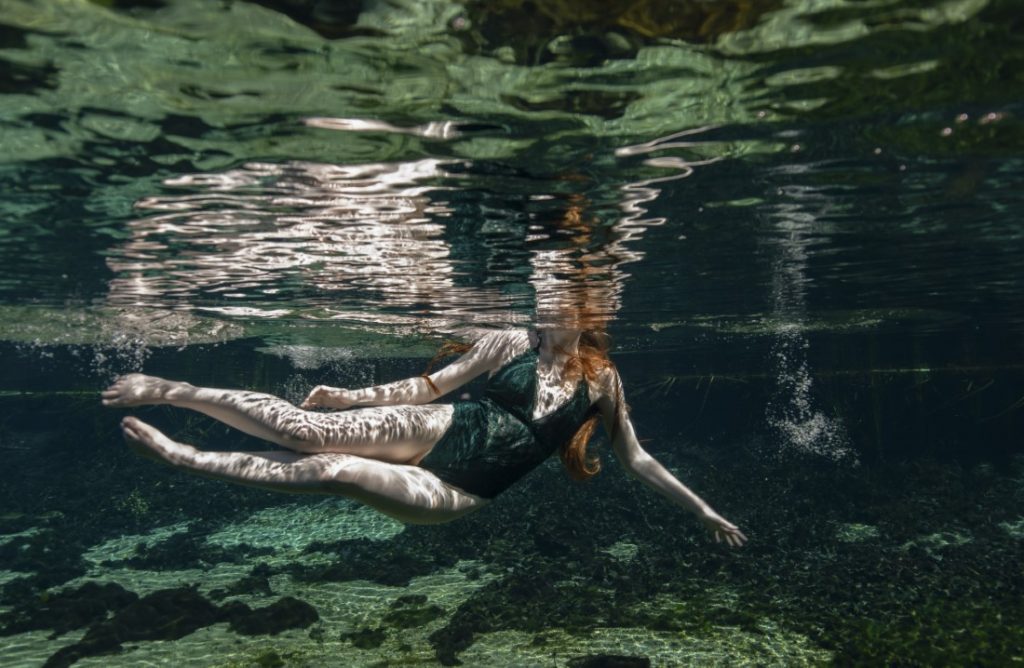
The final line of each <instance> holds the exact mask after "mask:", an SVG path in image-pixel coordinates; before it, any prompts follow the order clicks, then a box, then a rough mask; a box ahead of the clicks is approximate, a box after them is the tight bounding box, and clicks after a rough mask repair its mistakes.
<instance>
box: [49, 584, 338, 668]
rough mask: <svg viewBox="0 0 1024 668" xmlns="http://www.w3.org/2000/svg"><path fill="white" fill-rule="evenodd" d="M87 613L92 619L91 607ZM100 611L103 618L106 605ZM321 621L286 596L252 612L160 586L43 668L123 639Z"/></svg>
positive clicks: (109, 648)
mask: <svg viewBox="0 0 1024 668" xmlns="http://www.w3.org/2000/svg"><path fill="white" fill-rule="evenodd" d="M111 586H112V587H117V585H111ZM83 589H84V587H83ZM118 589H120V588H119V587H118ZM88 591H93V590H92V589H90V590H88ZM110 591H111V592H113V593H114V594H118V592H116V591H115V590H110ZM120 595H121V596H122V599H119V600H126V599H128V598H130V597H135V595H134V594H132V593H131V592H126V591H124V590H123V589H121V590H120ZM90 613H91V614H92V615H93V619H96V613H95V611H90ZM102 613H103V616H105V613H106V609H104V610H103V611H102ZM319 619H320V616H319V614H317V611H316V609H315V608H314V607H313V606H311V605H310V604H308V603H306V602H305V601H300V600H298V599H296V598H292V597H290V596H286V597H284V598H281V599H280V600H278V601H277V602H276V603H273V604H271V605H268V606H266V607H263V608H257V609H255V610H253V609H251V608H250V607H249V606H247V605H245V604H244V603H240V602H231V603H228V604H227V605H225V606H223V607H218V606H217V605H215V604H214V603H211V602H210V601H209V600H207V599H206V598H205V597H204V596H203V595H202V594H200V593H199V592H198V591H197V590H196V589H195V588H192V587H180V588H177V589H161V590H159V591H155V592H153V593H152V594H149V595H147V596H144V597H142V598H137V597H135V598H134V599H132V600H131V602H130V603H128V604H127V605H125V606H123V607H121V608H120V609H119V610H118V611H117V612H116V613H115V614H114V616H113V617H111V618H110V619H104V620H101V621H97V622H95V623H94V624H93V625H92V626H91V627H90V628H89V630H88V631H87V632H86V634H85V636H84V637H83V638H82V639H81V640H80V641H79V642H77V643H74V644H72V645H68V646H67V647H64V648H62V649H60V650H59V651H58V652H56V653H55V654H53V655H52V656H51V657H50V658H49V659H48V660H47V661H46V664H45V666H46V668H62V667H64V666H70V665H72V664H73V663H75V662H76V661H78V660H79V659H82V658H85V657H87V656H99V655H103V654H113V653H117V652H120V651H121V649H122V647H121V646H122V644H123V643H125V642H132V641H139V640H177V639H179V638H183V637H185V636H187V635H188V634H190V633H192V632H194V631H197V630H198V629H201V628H204V627H206V626H210V625H212V624H216V623H218V622H224V621H226V622H229V624H230V626H231V629H232V630H233V631H235V632H236V633H241V634H244V635H263V634H270V635H276V634H278V633H280V632H282V631H285V630H288V629H294V628H305V627H307V626H309V625H311V624H313V623H314V622H316V621H317V620H319Z"/></svg>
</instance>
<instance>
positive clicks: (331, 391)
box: [299, 385, 354, 410]
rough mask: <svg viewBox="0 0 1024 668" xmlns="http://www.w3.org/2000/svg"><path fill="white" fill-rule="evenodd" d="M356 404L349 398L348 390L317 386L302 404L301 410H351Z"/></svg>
mask: <svg viewBox="0 0 1024 668" xmlns="http://www.w3.org/2000/svg"><path fill="white" fill-rule="evenodd" d="M353 405H354V402H353V401H352V400H351V399H350V398H349V396H348V390H345V389H342V388H340V387H330V386H328V385H317V386H316V387H314V388H313V390H312V391H311V392H310V393H309V396H307V397H306V400H305V401H303V402H302V405H301V406H299V408H305V409H306V410H309V409H310V408H338V409H343V408H349V407H351V406H353Z"/></svg>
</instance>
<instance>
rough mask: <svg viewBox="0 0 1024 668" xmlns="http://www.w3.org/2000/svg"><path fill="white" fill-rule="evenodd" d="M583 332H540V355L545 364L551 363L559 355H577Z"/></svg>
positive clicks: (554, 330) (557, 330) (558, 330)
mask: <svg viewBox="0 0 1024 668" xmlns="http://www.w3.org/2000/svg"><path fill="white" fill-rule="evenodd" d="M582 333H583V332H581V331H580V330H578V329H542V330H540V332H539V334H540V351H539V355H540V358H541V360H543V361H544V362H551V361H553V360H554V359H555V358H556V357H558V356H559V355H575V354H576V353H577V349H578V348H579V345H580V335H581V334H582Z"/></svg>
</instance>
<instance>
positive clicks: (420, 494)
mask: <svg viewBox="0 0 1024 668" xmlns="http://www.w3.org/2000/svg"><path fill="white" fill-rule="evenodd" d="M580 335H581V332H580V331H579V330H569V329H545V330H543V336H542V337H541V340H540V349H539V351H538V364H537V376H538V380H537V396H536V397H535V400H534V411H535V417H540V416H542V415H546V414H547V413H550V412H551V411H552V410H555V409H557V407H558V406H560V405H561V404H562V403H564V402H565V401H567V400H568V399H569V397H570V396H571V395H572V394H573V391H574V389H575V387H576V385H575V382H574V381H571V380H569V379H567V378H566V377H565V374H564V373H563V371H564V368H565V362H566V359H567V355H572V354H575V352H576V349H577V346H578V344H579V340H580ZM530 346H531V342H530V340H529V336H528V334H527V332H525V331H520V330H510V331H500V332H488V333H486V334H484V335H483V336H481V337H480V338H479V339H478V340H477V341H476V342H475V343H474V345H473V347H472V348H471V349H470V350H469V352H467V353H466V354H464V355H463V356H461V357H459V358H458V359H457V360H455V361H454V362H452V363H451V364H449V365H448V366H446V367H444V368H443V369H440V370H438V371H436V372H434V373H432V374H430V376H429V378H430V380H431V381H432V383H433V385H434V386H435V387H436V388H437V389H438V390H440V395H438V394H436V393H435V392H434V390H433V389H432V388H431V387H430V384H429V383H427V382H426V381H425V380H424V379H423V378H422V377H416V378H409V379H405V380H400V381H397V382H394V383H388V384H386V385H378V386H375V387H368V388H363V389H358V390H348V389H343V388H335V387H328V386H324V385H320V386H317V387H315V388H314V389H313V390H312V391H311V392H310V393H309V396H308V397H307V398H306V400H305V401H304V402H303V403H302V405H301V406H300V407H296V406H294V405H292V404H290V403H288V402H287V401H284V400H283V399H278V398H276V397H272V396H270V395H266V394H260V393H256V392H247V391H241V390H221V389H211V388H204V387H195V386H193V385H190V384H188V383H183V382H178V381H171V380H164V379H162V378H157V377H154V376H145V375H142V374H131V375H128V376H122V377H121V378H119V379H118V380H117V381H116V382H115V383H114V384H113V385H111V386H110V388H108V389H107V390H106V391H104V392H103V393H102V401H103V405H104V406H110V407H118V408H124V407H130V406H142V405H152V404H167V405H171V406H178V407H180V408H188V409H191V410H195V411H198V412H200V413H203V414H205V415H209V416H210V417H213V418H215V419H217V420H220V421H221V422H223V423H225V424H227V425H230V426H232V427H235V428H236V429H239V430H241V431H243V432H245V433H247V434H250V435H252V436H256V437H258V438H262V439H265V440H267V441H270V442H271V443H274V444H276V445H279V446H281V447H283V448H285V449H286V450H284V451H270V452H208V451H201V450H198V449H196V448H194V447H192V446H190V445H186V444H183V443H178V442H176V441H173V440H172V439H170V438H168V437H167V436H165V435H164V434H162V433H161V432H160V431H158V430H157V429H155V428H153V427H152V426H150V425H147V424H146V423H144V422H142V421H140V420H138V419H137V418H134V417H126V418H124V420H123V422H122V427H123V430H124V436H125V439H126V440H127V442H128V444H129V445H130V446H131V447H132V448H133V449H134V450H135V451H136V452H139V453H140V454H142V455H144V456H146V457H149V458H152V459H155V460H157V461H160V462H163V463H165V464H169V465H170V466H173V467H174V468H177V469H181V470H184V471H188V472H191V473H196V474H199V475H204V476H207V477H211V478H216V479H220V480H227V481H230V482H235V483H240V484H246V485H253V486H257V487H262V488H266V489H272V490H277V491H285V492H298V493H326V494H338V495H342V496H346V497H349V498H352V499H355V500H357V501H360V502H362V503H365V504H367V505H369V506H371V507H373V508H375V509H377V510H378V511H380V512H382V513H384V514H387V515H389V516H391V517H394V518H396V519H398V520H400V521H403V522H408V523H415V524H436V523H441V522H447V521H450V520H453V519H456V518H458V517H461V516H463V515H465V514H467V513H471V512H473V511H475V510H479V509H480V508H482V507H483V506H484V505H486V504H487V503H489V500H488V499H485V498H482V497H479V496H476V495H474V494H470V493H468V492H466V491H464V490H461V489H459V488H458V487H455V486H453V485H450V484H448V483H446V482H444V481H442V480H441V479H440V478H438V477H437V476H436V475H434V474H433V473H431V472H430V471H427V470H426V469H423V468H420V467H419V466H417V465H416V464H417V463H418V462H419V461H420V460H421V459H423V457H424V456H426V454H427V453H428V452H430V450H431V448H433V447H434V445H435V444H436V443H437V442H438V441H439V440H440V439H441V437H442V436H443V435H444V433H445V431H447V429H448V427H449V426H450V425H451V421H452V413H453V409H452V407H451V406H450V405H448V404H436V403H431V402H433V401H434V400H435V399H437V398H438V397H439V396H444V395H446V394H448V393H450V392H452V391H454V390H456V389H458V388H459V387H461V386H463V385H465V384H466V383H468V382H469V381H471V380H473V379H474V378H476V377H478V376H480V375H482V374H484V373H492V372H494V371H496V370H497V369H499V368H501V367H502V366H504V365H505V364H506V363H508V361H509V360H511V359H512V358H514V357H515V356H517V355H519V354H520V353H522V352H524V351H525V350H527V348H528V347H530ZM588 390H589V395H590V400H591V402H592V403H593V404H596V406H597V408H598V410H599V411H600V413H601V416H602V418H603V421H604V425H605V429H606V430H607V432H608V433H610V434H612V438H611V441H612V450H613V451H614V452H615V455H616V457H617V458H618V460H619V461H620V462H621V463H622V465H623V466H624V467H625V468H626V470H627V471H628V472H629V473H630V474H631V475H632V476H633V477H635V478H638V479H639V480H640V481H642V482H643V483H645V484H646V485H647V486H648V487H650V488H651V489H653V490H654V491H656V492H658V493H659V494H661V495H662V496H664V497H666V498H667V499H669V500H670V501H672V502H674V503H675V504H677V505H679V506H681V507H683V508H684V509H686V510H688V511H690V512H691V513H693V514H694V515H695V516H696V517H697V519H698V520H699V521H700V522H701V523H702V524H703V525H704V526H705V528H707V530H708V531H709V532H710V533H711V535H712V536H713V537H714V539H715V541H716V542H720V543H725V544H728V545H730V546H733V547H739V546H741V545H742V544H743V543H744V542H745V541H746V540H747V538H746V536H745V535H744V534H743V532H742V531H740V530H739V528H738V527H736V525H734V524H732V523H731V522H729V521H728V520H726V519H725V518H723V517H722V516H721V515H719V514H718V513H716V512H715V511H714V510H713V509H712V508H711V506H710V505H708V504H707V503H706V502H705V501H704V500H703V499H701V498H700V497H699V496H698V495H697V494H695V493H694V492H693V491H691V490H690V489H689V488H688V487H686V485H684V484H683V483H682V482H680V481H679V480H678V479H677V478H676V477H675V476H673V475H672V474H671V473H670V472H669V471H668V470H667V469H665V467H663V466H662V465H661V464H659V463H658V462H657V461H656V460H655V459H654V458H653V457H651V456H650V455H649V454H648V453H647V452H646V451H645V450H644V449H643V448H642V447H641V446H640V443H639V441H638V440H637V437H636V433H635V431H634V429H633V424H632V422H631V421H630V419H629V414H628V412H627V410H626V407H625V402H623V401H616V397H617V396H622V395H621V383H620V380H619V377H618V374H617V373H616V372H615V371H614V369H612V368H609V369H605V370H603V371H602V372H601V373H600V375H599V377H598V378H597V380H596V382H588ZM323 408H326V409H332V410H334V411H335V412H328V413H324V412H320V411H317V410H312V409H323ZM341 409H352V410H341ZM613 430H614V433H613Z"/></svg>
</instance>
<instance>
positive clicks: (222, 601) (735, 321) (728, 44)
mask: <svg viewBox="0 0 1024 668" xmlns="http://www.w3.org/2000/svg"><path fill="white" fill-rule="evenodd" d="M594 7H599V10H595V9H594ZM1020 10H1021V6H1020V4H1019V3H1015V2H983V1H977V0H970V1H966V0H963V1H955V0H950V1H948V2H914V3H888V2H874V3H864V2H791V3H780V2H746V3H730V2H726V3H719V4H716V5H709V4H703V3H698V2H692V3H687V2H680V3H643V2H623V3H613V4H604V5H594V4H591V3H586V2H550V3H549V2H540V3H533V4H531V3H517V2H508V3H500V4H490V5H485V4H484V3H471V2H467V3H464V4H458V3H450V2H422V3H412V2H395V3H388V4H384V3H379V4H377V3H370V2H365V3H357V2H353V3H342V2H336V3H332V2H323V1H321V2H313V1H312V0H310V1H309V2H293V3H285V2H273V1H268V2H265V3H259V4H256V3H248V2H238V1H236V2H226V3H206V2H199V1H198V0H197V1H193V2H178V1H170V2H161V1H160V0H156V1H152V2H139V3H133V2H122V1H116V2H85V1H71V0H68V1H64V2H38V3H33V2H22V1H11V0H0V214H2V215H0V311H2V316H3V317H0V356H2V357H0V359H2V361H3V364H2V365H0V402H2V406H3V411H2V413H0V416H2V417H0V453H2V454H3V456H4V457H5V459H6V462H5V464H6V465H5V466H4V467H3V469H2V472H0V501H2V504H3V512H2V514H0V532H2V535H0V629H2V630H0V658H2V663H3V664H4V665H14V666H22V665H24V666H37V665H44V664H46V663H47V662H48V661H49V665H68V663H69V662H71V660H77V662H76V663H75V665H126V666H135V665H150V664H161V663H163V664H171V665H196V666H228V665H232V666H250V665H289V666H292V665H294V666H305V665H310V666H312V665H338V664H339V663H345V664H349V665H357V666H362V665H366V666H369V665H404V664H422V665H437V664H438V663H441V664H444V665H450V664H453V663H454V662H456V661H461V662H462V663H463V664H465V665H474V666H475V665H479V666H506V665H507V666H524V665H529V666H532V665H545V666H546V665H558V666H562V665H574V666H586V665H589V666H597V665H616V664H611V663H608V661H610V659H607V658H605V659H603V661H605V663H601V661H602V659H600V658H598V657H601V656H606V657H607V656H610V655H616V656H620V657H633V663H622V664H620V665H643V664H642V662H643V660H644V659H647V660H649V661H650V662H651V664H652V665H656V666H686V665H705V664H710V665H747V664H749V665H787V666H788V665H822V664H830V663H835V664H839V665H885V664H895V665H992V666H1001V665H1008V664H1011V663H1013V662H1019V661H1021V660H1024V653H1022V652H1024V650H1022V643H1024V636H1022V635H1021V629H1022V628H1024V609H1022V605H1021V603H1020V601H1021V600H1022V597H1021V595H1022V589H1024V582H1022V579H1021V575H1020V573H1021V568H1020V557H1021V549H1022V547H1021V540H1022V538H1021V537H1022V535H1024V515H1022V511H1021V502H1022V493H1024V492H1022V490H1024V482H1022V481H1024V471H1022V460H1021V446H1020V443H1021V442H1022V438H1021V437H1022V435H1024V412H1022V409H1024V404H1022V401H1024V399H1022V398H1024V375H1022V369H1021V366H1022V362H1021V360H1022V359H1024V357H1022V352H1024V350H1022V341H1024V338H1022V334H1024V306H1022V301H1021V297H1020V295H1021V294H1022V281H1021V276H1022V275H1024V272H1022V269H1024V266H1022V265H1024V228H1022V225H1021V222H1020V221H1021V212H1022V210H1024V202H1022V195H1021V193H1022V192H1024V189H1022V187H1021V186H1022V183H1021V177H1020V174H1021V173H1022V164H1021V163H1022V154H1024V149H1022V147H1024V142H1022V133H1021V121H1020V118H1021V115H1022V111H1024V108H1022V106H1021V100H1022V99H1024V95H1022V92H1024V81H1022V75H1021V72H1024V49H1022V44H1021V37H1020V35H1021V30H1020V28H1021V19H1020V18H1019V17H1020V16H1022V15H1024V14H1021V11H1020ZM579 295H585V296H586V297H587V299H588V303H589V304H590V307H591V308H593V309H595V310H597V311H599V312H601V313H603V314H605V315H607V316H608V317H609V318H611V324H610V326H609V330H610V332H611V333H612V334H613V336H614V338H615V341H616V353H615V359H616V362H617V363H618V365H619V368H620V370H621V372H622V374H623V376H624V378H625V380H626V388H627V398H628V399H629V400H630V403H631V404H632V406H633V415H634V421H635V422H636V424H637V426H638V429H639V430H640V433H641V437H642V438H644V439H648V440H647V441H646V447H647V448H648V449H649V450H650V451H651V452H652V454H654V455H655V456H657V457H658V458H659V459H660V460H661V461H663V462H665V463H666V465H668V466H669V467H670V468H671V469H672V470H673V471H675V472H677V473H678V474H679V475H680V477H681V478H683V479H684V480H685V481H687V483H690V484H692V485H693V486H694V487H695V488H696V489H697V490H699V491H700V492H701V494H702V495H704V496H705V497H706V498H708V499H709V500H711V501H712V502H713V504H714V505H715V506H716V507H718V508H719V509H720V510H721V511H722V512H723V514H725V515H726V516H727V517H729V518H730V519H732V520H734V521H736V522H737V523H739V524H740V525H742V526H743V527H744V529H745V530H746V532H747V533H748V535H749V536H750V537H751V542H750V544H749V545H748V546H747V547H746V548H744V549H743V550H742V551H735V552H729V551H726V550H723V549H719V548H718V547H717V546H715V545H713V544H709V543H708V541H707V540H706V539H705V537H704V536H703V535H702V534H701V533H700V529H699V527H698V526H696V525H695V523H694V522H693V521H692V520H691V519H690V518H688V517H686V516H685V515H684V514H683V513H681V512H679V511H677V510H675V509H673V508H672V507H671V506H669V505H668V504H667V502H665V501H663V500H662V499H660V498H658V497H656V496H654V495H653V494H652V493H650V492H649V491H648V490H645V489H643V488H642V487H641V486H640V485H638V484H636V483H634V482H631V481H630V480H628V479H626V477H625V476H624V475H623V474H622V472H621V471H620V470H619V469H618V467H617V465H616V464H615V462H614V460H613V459H612V458H611V457H610V453H609V452H608V450H607V447H606V446H605V445H604V444H603V443H602V444H600V445H598V448H597V449H598V450H599V452H600V453H601V454H602V457H603V459H604V460H605V464H606V466H605V470H604V472H603V473H602V474H601V475H600V476H599V477H598V479H596V480H594V481H592V482H590V483H587V484H582V485H579V484H574V483H570V482H569V481H568V480H567V479H566V477H565V476H564V475H563V474H562V473H561V471H560V470H559V469H558V467H557V466H556V465H555V462H552V463H551V466H549V467H545V468H542V469H541V470H538V471H536V472H535V473H533V474H532V475H531V476H529V477H528V478H527V479H525V480H523V481H522V482H521V483H520V484H518V485H517V486H515V487H514V488H513V489H512V490H510V491H509V492H508V493H507V494H506V495H503V496H502V497H501V498H500V499H499V501H498V502H497V503H495V504H492V506H490V507H488V508H487V509H486V510H485V511H483V512H481V513H479V514H477V515H475V516H472V517H469V518H466V519H463V520H460V521H458V522H456V523H454V524H451V525H445V526H441V527H402V526H400V525H397V524H395V523H393V522H390V521H387V520H383V519H381V518H377V517H375V516H373V515H372V514H370V513H368V512H366V511H365V510H361V509H360V508H359V507H358V506H356V505H354V504H349V503H348V502H345V501H343V500H336V499H335V500H331V499H328V500H324V499H314V498H290V497H282V496H275V495H272V494H267V493H263V492H259V491H253V490H248V489H243V488H234V487H230V486H226V485H222V484H217V483H213V482H209V481H205V480H198V479H191V478H187V477H184V476H182V475H181V474H177V473H174V472H171V471H166V470H163V469H161V468H159V467H157V466H155V465H153V464H151V463H149V462H145V461H141V460H138V459H137V458H136V457H134V456H133V455H131V453H129V452H127V451H126V450H125V449H124V448H123V446H122V445H121V441H120V436H119V434H118V429H117V423H118V420H119V419H120V417H121V414H120V413H117V412H114V411H103V410H101V409H100V407H99V405H98V400H97V393H98V391H99V390H100V389H101V388H102V387H104V386H105V385H106V384H107V383H108V382H109V381H110V380H111V379H112V378H113V377H114V376H116V375H117V374H119V373H124V372H127V371H134V370H145V371H146V372H149V373H155V374H159V375H165V376H169V377H175V378H181V379H184V380H189V381H190V382H193V383H197V384H206V385H219V386H231V387H248V388H254V389H259V390H263V391H269V392H273V393H275V394H280V395H283V396H286V397H288V398H290V399H293V400H294V399H298V398H300V397H302V396H303V395H304V393H305V392H306V391H307V390H308V388H309V387H310V386H311V385H313V384H316V383H321V382H326V383H332V384H343V385H357V384H370V383H374V382H380V381H385V380H390V379H394V378H398V377H402V376H404V375H409V374H415V373H419V371H420V370H421V369H422V366H423V364H424V362H425V360H426V359H427V358H429V357H430V355H431V354H432V352H433V350H434V349H435V348H436V345H437V343H438V342H439V341H440V339H441V338H442V336H444V335H447V334H449V333H451V332H453V331H457V330H458V329H459V328H460V327H463V326H466V325H488V326H503V325H515V326H528V325H532V324H536V323H543V322H545V321H547V320H549V319H550V318H551V313H552V311H551V309H552V306H551V304H552V302H555V303H557V301H558V299H571V298H572V297H573V296H579ZM136 413H137V414H138V415H140V416H141V417H143V418H144V419H146V420H148V421H151V422H153V423H154V424H156V425H158V426H159V427H161V428H162V429H164V430H166V431H167V432H168V433H170V434H172V435H174V436H175V437H176V438H178V439H179V440H183V441H187V442H193V443H197V444H201V445H203V446H204V447H215V448H221V449H230V448H249V449H251V448H254V447H261V446H260V445H259V444H258V443H256V442H254V441H252V440H251V439H247V438H245V437H242V436H239V435H237V434H234V433H233V432H231V431H229V430H227V429H226V428H223V427H221V426H219V425H216V424H214V423H212V422H210V421H208V420H206V419H204V418H198V417H195V416H191V415H187V414H184V413H182V412H177V411H172V410H169V409H155V408H154V409H145V410H140V411H137V412H136ZM86 583H98V584H99V585H103V586H104V587H105V588H103V589H101V588H100V587H97V586H96V585H91V584H86ZM285 597H292V598H294V599H298V600H301V601H304V602H305V603H307V604H308V605H310V606H312V608H313V609H315V612H316V617H317V621H311V618H310V617H309V616H308V614H307V613H305V612H304V611H305V610H307V609H306V608H304V607H302V606H301V605H300V604H294V605H292V606H291V607H287V606H288V604H287V603H286V604H278V605H279V606H281V605H283V606H284V607H278V608H274V609H273V610H272V612H271V613H269V614H268V615H265V616H266V617H269V618H270V619H271V620H272V621H273V623H256V622H253V621H252V620H253V619H262V617H260V615H259V614H255V613H254V614H253V615H248V613H246V614H242V612H240V608H239V607H238V605H239V604H241V603H244V604H246V605H248V606H249V607H250V608H252V609H256V610H257V611H258V610H259V609H262V608H265V607H267V606H269V605H271V604H275V603H278V602H279V601H280V600H281V599H282V598H285ZM286 601H287V599H286ZM246 615H248V616H246ZM246 620H249V621H246ZM264 621H265V620H264ZM284 627H288V628H284ZM621 661H623V662H625V661H626V659H621Z"/></svg>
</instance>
